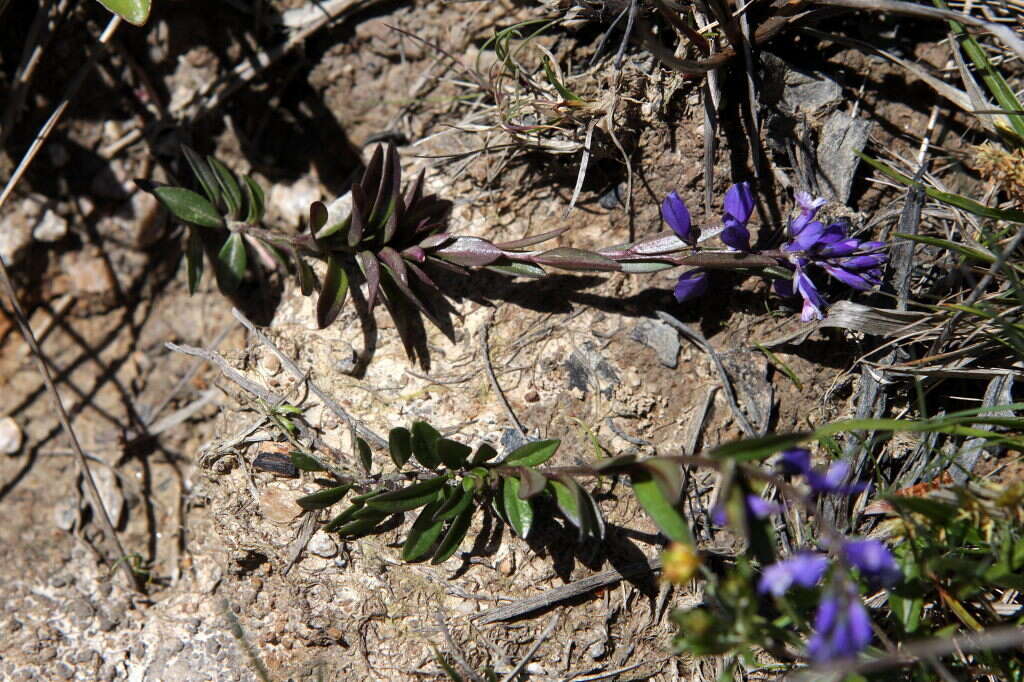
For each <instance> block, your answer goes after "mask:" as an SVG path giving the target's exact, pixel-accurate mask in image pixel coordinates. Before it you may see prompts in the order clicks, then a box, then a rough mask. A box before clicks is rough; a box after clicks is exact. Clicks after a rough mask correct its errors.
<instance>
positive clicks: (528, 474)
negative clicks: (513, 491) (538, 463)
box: [519, 467, 548, 500]
mask: <svg viewBox="0 0 1024 682" xmlns="http://www.w3.org/2000/svg"><path fill="white" fill-rule="evenodd" d="M547 485H548V479H547V478H546V477H545V476H544V474H541V473H538V472H537V471H535V470H534V469H531V468H530V467H519V499H521V500H528V499H530V498H531V497H536V496H537V495H540V494H541V493H542V492H544V488H546V487H547Z"/></svg>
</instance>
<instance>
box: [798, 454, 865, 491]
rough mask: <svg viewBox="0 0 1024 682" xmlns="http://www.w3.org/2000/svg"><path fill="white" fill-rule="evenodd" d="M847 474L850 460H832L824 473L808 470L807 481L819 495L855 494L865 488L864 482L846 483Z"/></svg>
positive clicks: (848, 473)
mask: <svg viewBox="0 0 1024 682" xmlns="http://www.w3.org/2000/svg"><path fill="white" fill-rule="evenodd" d="M849 475H850V462H849V461H847V460H838V461H835V462H832V464H831V465H830V466H829V468H828V471H826V472H825V473H824V474H821V473H820V472H817V471H813V470H812V471H808V472H807V483H808V484H809V485H810V486H811V490H813V491H814V492H816V493H818V494H819V495H856V494H858V493H861V492H863V491H865V490H867V487H868V484H867V483H865V482H857V483H846V478H847V477H848V476H849Z"/></svg>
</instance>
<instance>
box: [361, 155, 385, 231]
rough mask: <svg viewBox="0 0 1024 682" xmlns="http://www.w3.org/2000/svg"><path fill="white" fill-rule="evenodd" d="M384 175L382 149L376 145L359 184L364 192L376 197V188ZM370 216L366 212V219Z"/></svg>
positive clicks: (365, 206) (367, 207) (368, 207)
mask: <svg viewBox="0 0 1024 682" xmlns="http://www.w3.org/2000/svg"><path fill="white" fill-rule="evenodd" d="M383 173H384V147H383V145H377V148H376V149H374V150H373V156H371V157H370V162H369V163H368V164H366V170H365V171H364V172H363V177H362V180H361V181H360V182H359V184H360V185H362V187H363V189H364V190H365V191H366V192H373V193H374V194H375V195H376V191H377V188H378V187H380V185H381V180H382V179H383ZM363 208H366V209H370V208H372V206H367V205H364V206H363ZM369 214H370V212H369V210H367V212H366V214H365V215H366V216H367V217H368V216H369Z"/></svg>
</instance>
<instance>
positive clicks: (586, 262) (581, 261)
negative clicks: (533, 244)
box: [533, 246, 621, 272]
mask: <svg viewBox="0 0 1024 682" xmlns="http://www.w3.org/2000/svg"><path fill="white" fill-rule="evenodd" d="M533 262H534V263H539V264H540V265H550V266H554V267H556V268H561V269H562V270H599V271H607V272H612V271H615V270H619V269H621V268H620V267H619V264H618V262H616V261H613V260H612V259H611V258H608V257H606V256H602V255H601V254H599V253H594V252H593V251H584V250H583V249H574V248H571V247H568V246H560V247H558V248H556V249H551V250H550V251H545V252H544V253H541V254H538V255H536V256H534V257H533Z"/></svg>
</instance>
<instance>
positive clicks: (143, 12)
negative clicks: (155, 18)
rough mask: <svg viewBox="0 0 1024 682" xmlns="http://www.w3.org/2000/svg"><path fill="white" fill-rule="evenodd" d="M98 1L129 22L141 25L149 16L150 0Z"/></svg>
mask: <svg viewBox="0 0 1024 682" xmlns="http://www.w3.org/2000/svg"><path fill="white" fill-rule="evenodd" d="M99 3H100V4H101V5H103V6H104V7H106V8H107V9H109V10H110V11H111V12H113V13H114V14H116V15H118V16H119V17H121V18H122V19H124V20H125V21H127V22H128V23H129V24H135V25H136V26H142V25H143V24H145V23H146V19H148V18H149V8H150V0H99Z"/></svg>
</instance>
